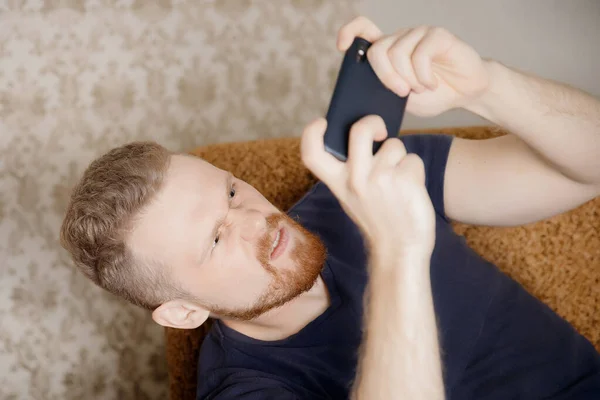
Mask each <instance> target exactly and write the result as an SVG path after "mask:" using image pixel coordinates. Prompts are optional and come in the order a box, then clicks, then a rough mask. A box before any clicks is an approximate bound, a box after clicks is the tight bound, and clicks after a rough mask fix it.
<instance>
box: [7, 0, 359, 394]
mask: <svg viewBox="0 0 600 400" xmlns="http://www.w3.org/2000/svg"><path fill="white" fill-rule="evenodd" d="M355 7H356V4H355V1H352V0H277V1H274V0H264V1H259V0H256V1H250V0H247V1H245V0H214V1H200V0H196V1H167V0H158V1H150V0H136V1H133V0H120V1H113V0H87V1H84V0H45V1H44V0H0V399H64V400H68V399H164V398H166V396H167V390H166V388H167V386H166V379H167V377H166V368H165V362H164V354H163V352H164V346H163V331H162V329H161V328H159V327H158V326H157V325H155V324H154V323H153V322H152V321H151V318H150V316H149V315H148V313H146V312H144V311H142V310H138V309H136V308H134V307H132V306H129V305H127V304H125V303H124V302H122V301H120V300H118V299H115V298H113V297H112V296H110V295H108V294H106V293H104V292H102V291H101V290H99V289H97V288H96V287H94V286H93V285H92V284H91V283H90V282H88V281H86V280H85V279H84V278H83V276H81V275H80V274H79V273H78V272H76V271H75V270H74V268H73V267H72V264H71V262H70V260H69V259H68V257H67V256H66V254H65V253H64V252H63V251H61V250H60V247H59V245H58V229H59V225H60V222H61V216H62V212H63V209H64V207H65V205H66V201H67V198H68V191H69V188H70V187H71V185H72V184H73V183H74V182H75V181H76V180H77V178H78V176H79V175H80V174H81V173H82V171H83V169H84V168H85V167H86V165H87V164H88V163H89V162H90V161H91V160H92V159H93V158H94V157H96V156H98V155H100V154H101V153H103V152H104V151H106V150H108V149H109V148H111V147H113V146H116V145H119V144H122V143H125V142H128V141H131V140H135V139H153V140H157V141H160V142H161V143H163V144H165V145H166V146H168V147H170V148H172V149H174V150H184V149H189V148H192V147H193V146H197V145H202V144H205V143H214V142H224V141H240V140H251V139H255V138H263V137H281V136H296V135H299V134H300V131H301V129H302V127H303V125H304V124H305V123H306V122H307V121H308V120H310V119H312V118H314V117H315V116H318V115H322V114H323V113H324V112H325V109H326V106H327V101H328V99H329V96H330V93H331V88H332V86H333V80H334V78H335V74H336V72H337V68H338V66H339V61H340V60H341V56H340V55H339V54H338V53H337V51H336V50H335V34H336V31H337V29H338V28H339V27H340V26H341V25H342V24H343V23H345V22H347V21H349V20H350V19H351V18H353V17H354V16H355V9H356V8H355Z"/></svg>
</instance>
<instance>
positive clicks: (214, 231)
mask: <svg viewBox="0 0 600 400" xmlns="http://www.w3.org/2000/svg"><path fill="white" fill-rule="evenodd" d="M225 182H226V185H227V186H226V190H225V200H228V196H229V190H230V188H231V184H232V183H233V174H232V173H231V172H229V173H228V174H227V180H226V181H225ZM223 223H225V217H221V218H219V219H217V221H215V225H214V226H213V229H212V231H211V236H210V237H209V243H208V245H207V246H208V247H206V246H204V249H205V250H204V254H203V256H202V257H201V259H200V260H201V263H203V262H204V260H206V258H207V256H208V254H209V253H210V246H212V244H211V243H210V240H211V239H214V238H215V237H216V236H217V232H218V231H219V228H220V227H221V225H223Z"/></svg>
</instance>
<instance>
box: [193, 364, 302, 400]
mask: <svg viewBox="0 0 600 400" xmlns="http://www.w3.org/2000/svg"><path fill="white" fill-rule="evenodd" d="M233 399H235V400H301V398H300V397H299V396H298V395H297V394H295V393H294V392H293V391H292V389H291V388H290V387H289V386H288V385H286V384H285V383H284V382H283V381H280V380H279V379H275V378H272V377H270V376H265V375H263V374H260V373H251V372H250V371H248V370H244V372H242V373H241V374H233V375H230V376H228V377H226V378H225V379H224V380H223V381H222V382H221V383H220V384H219V385H218V386H217V387H216V388H214V389H213V390H211V391H210V393H209V394H204V393H198V397H197V400H233ZM302 400H304V399H302Z"/></svg>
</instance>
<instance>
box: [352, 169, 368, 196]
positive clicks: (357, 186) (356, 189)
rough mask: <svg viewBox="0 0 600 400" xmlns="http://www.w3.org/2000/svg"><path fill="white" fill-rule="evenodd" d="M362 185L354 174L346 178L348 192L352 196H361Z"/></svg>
mask: <svg viewBox="0 0 600 400" xmlns="http://www.w3.org/2000/svg"><path fill="white" fill-rule="evenodd" d="M363 187H364V185H363V183H362V181H361V180H360V179H359V178H358V176H357V175H356V174H350V176H349V177H348V191H349V192H350V193H351V194H353V195H357V196H359V195H361V194H362V192H363Z"/></svg>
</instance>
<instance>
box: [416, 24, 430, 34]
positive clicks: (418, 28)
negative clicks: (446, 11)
mask: <svg viewBox="0 0 600 400" xmlns="http://www.w3.org/2000/svg"><path fill="white" fill-rule="evenodd" d="M431 29H432V27H431V26H429V25H427V24H422V25H417V26H415V27H414V29H413V31H415V32H418V33H421V34H422V33H425V32H427V31H429V30H431Z"/></svg>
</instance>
